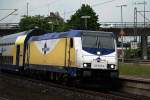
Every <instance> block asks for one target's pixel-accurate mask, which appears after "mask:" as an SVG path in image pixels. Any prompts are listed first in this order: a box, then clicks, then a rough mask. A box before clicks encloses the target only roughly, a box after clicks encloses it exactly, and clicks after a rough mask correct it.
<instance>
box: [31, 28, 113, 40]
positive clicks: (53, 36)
mask: <svg viewBox="0 0 150 100" xmlns="http://www.w3.org/2000/svg"><path fill="white" fill-rule="evenodd" d="M96 32H97V33H96ZM82 33H83V35H84V33H86V34H88V33H91V34H92V33H96V35H99V34H100V33H101V34H103V36H104V35H105V36H114V34H113V33H112V32H103V31H87V30H70V31H67V32H54V33H46V34H44V35H40V36H32V37H31V38H30V41H39V40H47V39H58V38H65V37H68V38H72V37H81V35H82ZM104 33H105V34H104Z"/></svg>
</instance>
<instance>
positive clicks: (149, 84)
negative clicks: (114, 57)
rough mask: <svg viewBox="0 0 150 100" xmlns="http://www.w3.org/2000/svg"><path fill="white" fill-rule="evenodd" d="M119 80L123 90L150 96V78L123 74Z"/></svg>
mask: <svg viewBox="0 0 150 100" xmlns="http://www.w3.org/2000/svg"><path fill="white" fill-rule="evenodd" d="M119 81H120V83H119V84H120V89H119V90H120V91H121V92H127V93H133V94H135V95H142V96H146V97H150V79H145V78H136V77H132V76H130V77H129V76H121V77H120V80H119Z"/></svg>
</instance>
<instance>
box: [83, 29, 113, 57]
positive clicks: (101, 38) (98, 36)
mask: <svg viewBox="0 0 150 100" xmlns="http://www.w3.org/2000/svg"><path fill="white" fill-rule="evenodd" d="M82 47H83V49H84V50H86V51H90V52H91V53H94V54H95V53H96V52H97V51H101V52H102V53H103V54H105V53H106V51H107V53H108V52H110V53H111V52H113V51H114V50H115V44H114V37H113V36H112V34H108V33H98V32H97V33H86V34H83V35H82Z"/></svg>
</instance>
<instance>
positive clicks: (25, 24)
mask: <svg viewBox="0 0 150 100" xmlns="http://www.w3.org/2000/svg"><path fill="white" fill-rule="evenodd" d="M19 26H20V31H24V30H29V29H33V28H35V27H39V28H41V29H43V30H48V31H49V30H50V27H51V26H50V24H49V23H48V22H47V20H45V17H44V16H40V15H38V16H23V18H22V19H21V21H20V23H19Z"/></svg>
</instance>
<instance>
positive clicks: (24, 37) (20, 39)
mask: <svg viewBox="0 0 150 100" xmlns="http://www.w3.org/2000/svg"><path fill="white" fill-rule="evenodd" d="M26 37H27V35H22V36H19V37H18V38H17V39H16V42H15V45H20V44H24V41H25V39H26Z"/></svg>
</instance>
